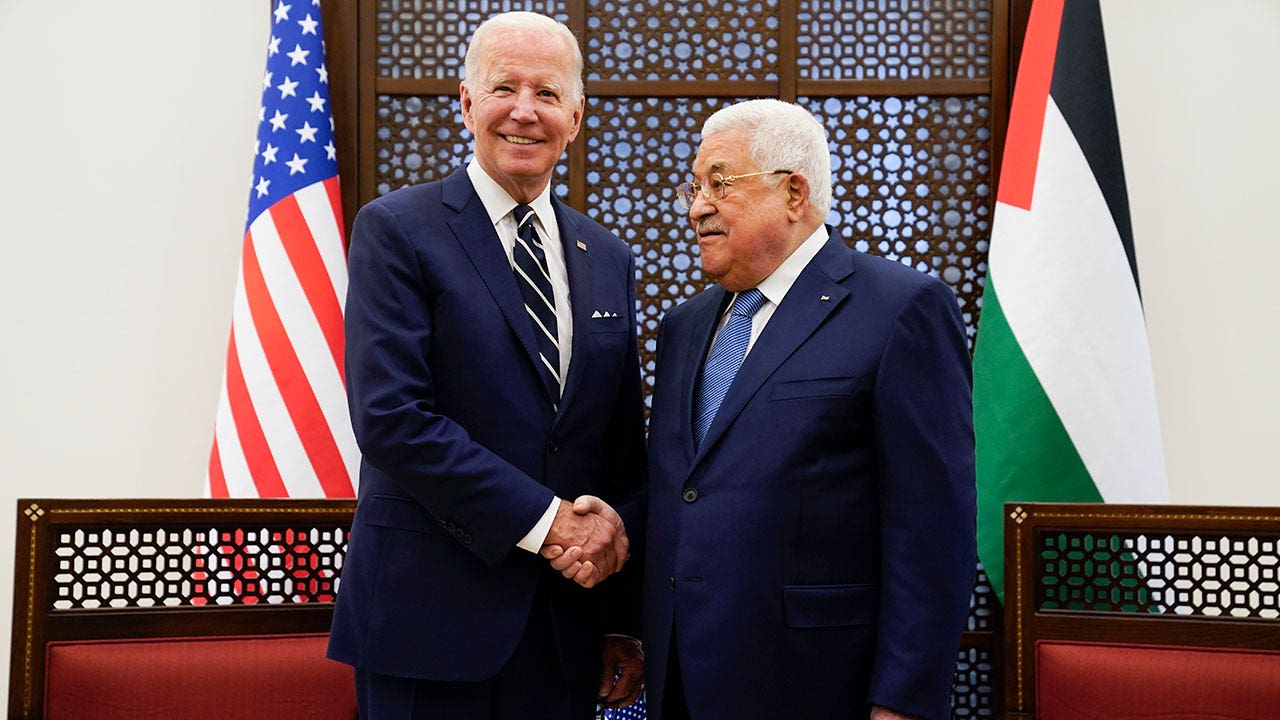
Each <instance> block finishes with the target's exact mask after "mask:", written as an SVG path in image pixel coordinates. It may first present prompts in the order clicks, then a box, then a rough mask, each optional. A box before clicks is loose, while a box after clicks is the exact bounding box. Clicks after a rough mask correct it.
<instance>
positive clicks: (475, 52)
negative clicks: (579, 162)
mask: <svg viewBox="0 0 1280 720" xmlns="http://www.w3.org/2000/svg"><path fill="white" fill-rule="evenodd" d="M504 31H505V32H512V31H516V32H519V31H525V32H542V33H546V34H548V35H552V36H554V37H558V38H560V39H561V40H562V41H564V43H565V45H566V46H567V47H566V49H570V48H571V49H572V51H573V68H572V69H573V86H572V87H571V88H570V93H571V94H572V97H571V98H569V99H570V100H571V101H573V102H575V103H576V102H577V101H579V100H581V99H582V49H581V48H579V47H578V38H576V37H574V36H573V31H572V30H570V29H569V28H567V27H565V26H564V25H563V24H562V23H559V22H556V21H555V20H553V19H552V18H549V17H547V16H546V15H539V14H538V13H533V12H507V13H501V14H498V15H494V16H493V17H491V18H489V19H488V20H485V21H484V22H482V23H480V27H478V28H476V31H475V32H474V33H473V34H472V35H471V43H470V44H469V45H467V58H466V60H465V61H464V62H463V67H462V70H463V75H462V82H463V84H465V85H466V86H467V89H468V90H470V91H471V92H472V93H475V92H476V87H475V86H474V85H473V84H472V83H474V82H476V81H477V80H478V79H479V75H480V65H481V63H482V62H483V60H482V57H483V52H484V50H485V49H486V45H487V44H488V43H489V42H491V40H492V38H491V37H490V36H491V35H494V34H498V33H502V32H504Z"/></svg>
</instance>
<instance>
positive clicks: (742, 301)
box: [729, 288, 765, 317]
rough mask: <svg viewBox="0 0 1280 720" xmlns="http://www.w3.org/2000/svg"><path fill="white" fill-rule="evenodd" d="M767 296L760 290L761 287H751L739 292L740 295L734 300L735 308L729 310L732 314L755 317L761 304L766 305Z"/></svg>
mask: <svg viewBox="0 0 1280 720" xmlns="http://www.w3.org/2000/svg"><path fill="white" fill-rule="evenodd" d="M764 301H765V296H764V293H762V292H760V289H759V288H751V289H750V290H743V291H742V292H740V293H738V297H737V298H735V299H734V301H733V310H731V311H730V312H729V314H731V315H738V316H746V317H754V316H755V314H756V311H757V310H759V309H760V306H762V305H764Z"/></svg>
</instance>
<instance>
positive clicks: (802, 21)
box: [796, 0, 992, 80]
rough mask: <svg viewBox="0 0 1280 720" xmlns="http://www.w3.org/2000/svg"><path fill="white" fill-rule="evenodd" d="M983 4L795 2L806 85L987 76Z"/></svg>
mask: <svg viewBox="0 0 1280 720" xmlns="http://www.w3.org/2000/svg"><path fill="white" fill-rule="evenodd" d="M991 20H992V18H991V3H990V2H989V0H801V2H800V13H799V33H798V38H797V40H796V44H797V48H798V52H799V58H798V60H797V65H798V66H799V69H800V72H801V76H802V77H805V78H807V79H810V80H936V79H944V78H945V79H953V78H968V79H976V78H986V77H989V76H990V74H991Z"/></svg>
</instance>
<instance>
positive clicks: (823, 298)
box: [818, 295, 831, 302]
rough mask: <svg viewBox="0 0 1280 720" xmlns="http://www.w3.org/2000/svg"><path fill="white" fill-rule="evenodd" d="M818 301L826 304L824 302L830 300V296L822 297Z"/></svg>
mask: <svg viewBox="0 0 1280 720" xmlns="http://www.w3.org/2000/svg"><path fill="white" fill-rule="evenodd" d="M818 299H819V300H821V301H822V302H826V301H828V300H830V299H831V296H830V295H823V296H822V297H820V298H818Z"/></svg>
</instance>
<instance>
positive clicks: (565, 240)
mask: <svg viewBox="0 0 1280 720" xmlns="http://www.w3.org/2000/svg"><path fill="white" fill-rule="evenodd" d="M465 69H466V77H465V79H464V80H463V82H462V84H461V87H460V94H461V106H462V114H463V120H464V122H465V124H466V127H467V129H468V130H470V131H471V133H472V135H473V136H474V137H475V160H474V161H473V162H472V163H471V164H470V165H469V166H468V167H466V168H465V169H463V170H459V171H457V172H455V173H454V174H452V175H450V176H449V177H447V178H445V179H444V180H442V181H440V182H433V183H427V184H424V185H418V186H413V187H408V188H404V189H401V190H397V191H395V192H392V193H390V194H388V195H386V196H384V197H381V198H379V199H377V200H374V201H373V202H371V203H369V204H368V205H366V206H365V207H364V208H363V209H361V211H360V213H359V215H358V216H357V217H356V220H355V226H354V230H353V232H352V243H351V252H350V257H349V266H350V290H349V293H348V296H347V305H346V332H347V348H346V351H347V354H346V371H347V378H346V379H347V392H348V396H349V400H350V407H351V415H352V421H353V425H354V428H355V433H356V438H357V440H358V441H359V444H360V449H361V451H362V453H363V461H362V464H361V470H360V498H359V503H358V505H357V508H356V514H355V519H354V522H353V525H352V529H351V535H350V538H349V547H348V553H347V556H346V562H345V565H344V567H343V569H342V583H341V586H340V590H339V593H338V599H337V607H336V610H335V612H334V619H333V631H332V634H331V639H330V644H329V656H330V657H332V658H334V659H337V660H340V661H342V662H345V663H348V664H351V665H353V666H355V668H356V688H357V697H358V701H359V705H360V714H361V717H362V718H364V720H400V719H406V720H407V719H409V718H413V719H414V720H424V719H426V718H448V719H450V720H457V719H461V720H468V719H473V720H516V719H519V720H526V719H541V718H546V719H547V720H579V719H586V718H591V717H593V716H594V711H595V705H596V701H597V694H599V696H600V697H601V698H602V700H603V702H605V703H606V704H613V705H617V704H624V703H626V702H629V701H630V700H631V699H633V698H634V697H635V695H636V694H638V692H639V684H640V682H641V679H642V674H643V659H642V655H641V653H640V650H639V644H638V642H637V641H636V640H634V639H633V638H634V637H635V636H638V635H639V611H638V609H635V610H633V611H632V612H630V613H628V612H627V609H628V607H630V608H636V606H637V605H638V597H636V596H637V593H636V592H630V593H627V592H623V591H624V590H626V589H627V587H626V585H625V584H623V583H622V581H625V580H626V576H627V574H628V573H627V572H625V571H624V572H623V573H622V574H621V575H620V576H616V577H614V578H610V579H609V580H607V581H606V580H605V578H607V577H608V576H609V575H611V574H612V573H613V572H614V571H616V570H618V569H620V568H621V566H622V565H623V564H624V563H625V562H626V559H627V557H628V554H629V542H628V534H630V537H632V538H637V539H639V538H642V534H643V514H644V504H645V492H644V478H645V469H644V466H645V458H644V434H643V432H644V425H643V423H644V417H643V406H642V403H641V390H640V372H639V360H638V356H637V352H636V324H635V263H634V260H633V258H632V256H631V252H630V250H629V248H628V247H627V246H626V245H625V244H623V243H622V242H621V241H620V240H618V239H617V238H616V237H614V236H613V235H612V234H610V233H609V232H608V231H606V230H605V229H604V228H602V227H601V226H599V225H598V224H596V223H594V222H592V221H591V220H589V219H587V218H586V217H585V216H584V215H582V214H580V213H578V212H575V211H574V210H572V209H570V208H568V207H566V206H565V205H563V204H562V203H561V202H559V201H558V200H557V199H556V197H555V195H554V193H553V192H552V188H551V184H550V180H551V175H552V172H553V170H554V168H555V165H556V162H557V161H558V160H559V158H560V157H561V155H562V154H563V152H564V150H565V147H566V146H567V145H568V143H569V142H571V141H572V140H573V139H574V137H575V136H576V135H577V133H578V130H579V128H580V126H581V122H582V114H583V110H584V108H585V101H584V99H583V92H582V56H581V54H580V52H579V50H578V44H577V41H576V40H575V39H574V37H573V34H572V33H571V32H569V30H568V29H567V28H565V27H564V26H563V25H561V24H559V23H557V22H555V21H553V20H551V19H550V18H546V17H543V16H540V15H535V14H532V13H508V14H504V15H500V16H496V17H494V18H491V19H490V20H488V21H487V22H485V23H484V24H483V25H481V27H480V28H478V29H477V30H476V33H475V35H474V37H473V38H472V42H471V44H470V46H469V48H468V51H467V58H466V67H465ZM575 500H576V502H571V501H575ZM540 553H543V554H545V557H543V556H542V555H540ZM547 558H554V559H556V561H557V562H558V563H564V564H566V565H567V564H568V563H569V562H572V571H568V570H566V572H565V577H562V576H561V574H560V573H559V572H558V571H557V570H556V569H554V568H553V567H552V566H551V565H550V564H549V563H548V560H547ZM637 572H638V569H637ZM637 579H638V578H637ZM601 583H603V584H601ZM637 584H638V582H637ZM597 585H599V586H598V587H596V586H597ZM612 633H619V634H622V635H625V636H626V637H624V636H621V635H616V634H612ZM607 634H608V635H607ZM602 658H603V667H602ZM618 673H621V676H620V677H618V678H617V680H616V681H615V675H617V674H618Z"/></svg>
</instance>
